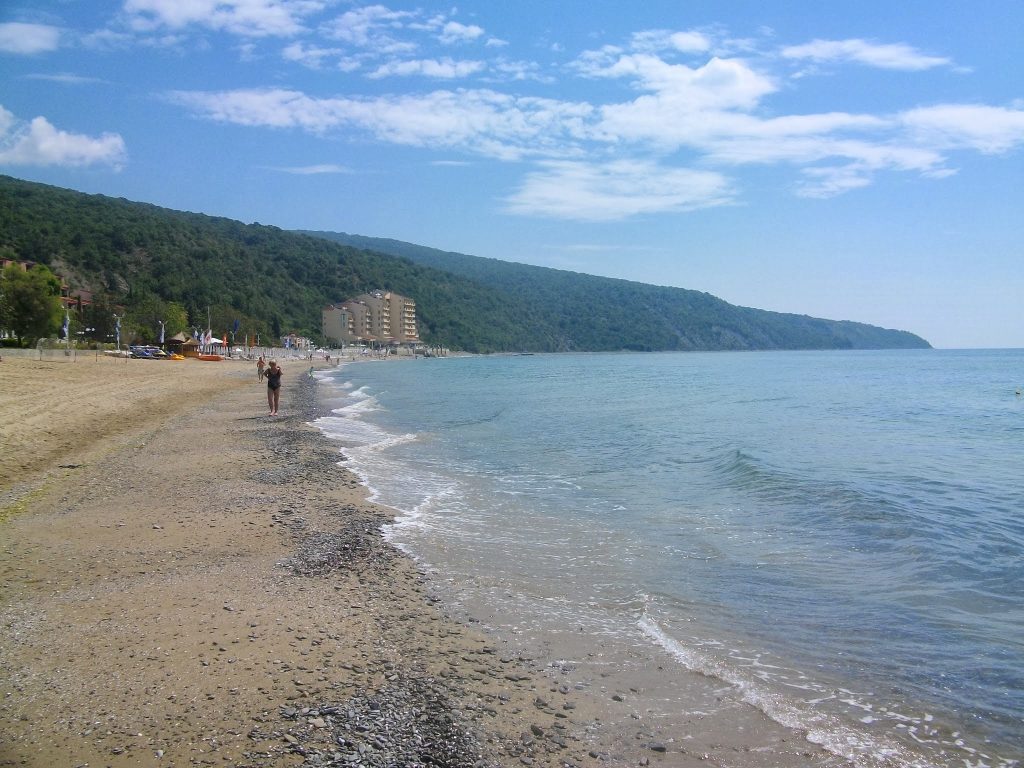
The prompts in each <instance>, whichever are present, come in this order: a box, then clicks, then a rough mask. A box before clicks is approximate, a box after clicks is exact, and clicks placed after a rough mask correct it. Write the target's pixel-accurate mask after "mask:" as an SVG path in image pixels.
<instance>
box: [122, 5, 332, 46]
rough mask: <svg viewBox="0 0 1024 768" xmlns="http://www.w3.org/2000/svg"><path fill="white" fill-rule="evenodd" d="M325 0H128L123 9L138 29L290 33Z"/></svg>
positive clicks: (248, 34)
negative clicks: (197, 28) (204, 28)
mask: <svg viewBox="0 0 1024 768" xmlns="http://www.w3.org/2000/svg"><path fill="white" fill-rule="evenodd" d="M325 4H326V0H125V3H124V11H125V13H126V14H128V18H129V23H130V24H131V26H132V28H133V29H135V30H136V31H138V32H152V31H155V30H158V29H160V28H162V27H170V28H171V29H182V28H184V27H187V26H189V25H192V24H196V25H199V26H203V27H208V28H209V29H214V30H220V31H224V32H230V33H232V34H236V35H246V36H251V37H263V36H290V35H295V34H297V33H299V32H301V31H303V29H304V27H303V24H302V20H303V18H304V17H306V16H308V15H309V14H312V13H315V12H317V11H320V10H322V9H323V8H324V7H325Z"/></svg>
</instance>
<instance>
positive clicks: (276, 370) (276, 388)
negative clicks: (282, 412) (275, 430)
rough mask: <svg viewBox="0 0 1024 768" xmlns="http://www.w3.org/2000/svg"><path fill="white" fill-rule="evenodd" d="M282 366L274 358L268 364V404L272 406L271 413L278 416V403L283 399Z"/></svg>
mask: <svg viewBox="0 0 1024 768" xmlns="http://www.w3.org/2000/svg"><path fill="white" fill-rule="evenodd" d="M282 373H283V371H282V370H281V367H280V366H279V365H278V364H277V363H276V362H274V361H273V360H271V361H270V363H268V364H267V372H266V373H265V374H264V375H265V376H266V377H267V405H269V406H270V415H271V416H277V404H278V402H279V401H280V400H281V375H282Z"/></svg>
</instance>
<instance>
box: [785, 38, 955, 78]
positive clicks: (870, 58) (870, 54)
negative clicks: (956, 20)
mask: <svg viewBox="0 0 1024 768" xmlns="http://www.w3.org/2000/svg"><path fill="white" fill-rule="evenodd" d="M781 53H782V56H783V57H784V58H787V59H809V60H811V61H815V62H830V61H853V62H856V63H858V64H865V65H867V66H870V67H879V68H880V69H896V70H904V71H908V72H915V71H919V70H923V69H931V68H933V67H943V66H949V65H951V64H952V62H951V61H950V60H949V59H946V58H942V57H939V56H928V55H926V54H923V53H921V52H919V51H917V50H915V49H914V48H912V47H911V46H909V45H905V44H903V43H890V44H879V43H871V42H868V41H866V40H857V39H853V40H814V41H812V42H810V43H806V44H804V45H791V46H787V47H785V48H783V49H782V52H781Z"/></svg>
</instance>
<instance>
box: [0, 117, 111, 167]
mask: <svg viewBox="0 0 1024 768" xmlns="http://www.w3.org/2000/svg"><path fill="white" fill-rule="evenodd" d="M125 158H126V152H125V145H124V140H123V139H122V138H121V137H120V136H119V135H118V134H116V133H104V134H103V135H102V136H100V137H98V138H93V137H91V136H83V135H82V134H77V133H68V132H66V131H61V130H59V129H57V128H55V127H54V126H53V125H52V124H51V123H50V122H49V121H48V120H47V119H46V118H45V117H36V118H34V119H33V120H31V121H30V122H29V123H28V124H27V125H24V124H20V123H19V121H18V120H17V119H15V117H14V115H12V114H11V113H10V112H8V111H7V110H6V109H4V108H3V107H0V164H2V165H59V166H82V165H97V164H100V165H110V166H113V167H114V168H119V167H120V166H121V165H122V164H123V163H124V161H125Z"/></svg>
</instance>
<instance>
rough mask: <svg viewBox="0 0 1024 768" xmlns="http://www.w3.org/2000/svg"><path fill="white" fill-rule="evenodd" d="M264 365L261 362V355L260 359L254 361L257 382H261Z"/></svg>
mask: <svg viewBox="0 0 1024 768" xmlns="http://www.w3.org/2000/svg"><path fill="white" fill-rule="evenodd" d="M265 365H266V363H265V362H264V361H263V355H260V359H259V360H257V361H256V378H257V380H259V381H263V366H265Z"/></svg>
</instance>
